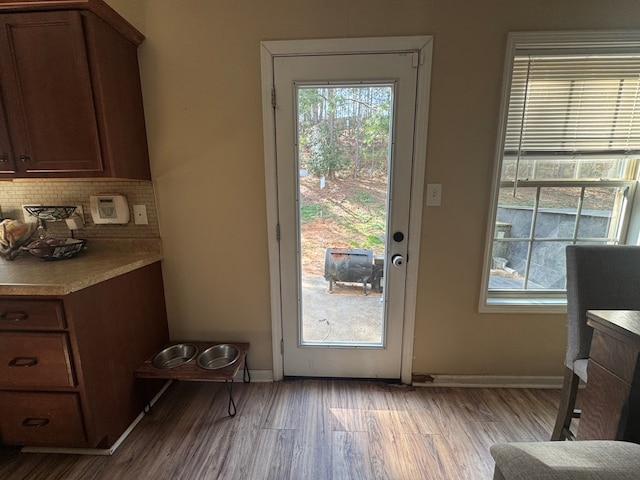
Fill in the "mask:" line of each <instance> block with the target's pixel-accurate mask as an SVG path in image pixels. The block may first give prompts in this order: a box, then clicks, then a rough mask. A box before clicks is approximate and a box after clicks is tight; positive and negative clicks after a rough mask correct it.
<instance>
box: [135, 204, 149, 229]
mask: <svg viewBox="0 0 640 480" xmlns="http://www.w3.org/2000/svg"><path fill="white" fill-rule="evenodd" d="M133 222H134V223H135V224H136V225H148V224H149V219H148V218H147V206H146V205H134V206H133Z"/></svg>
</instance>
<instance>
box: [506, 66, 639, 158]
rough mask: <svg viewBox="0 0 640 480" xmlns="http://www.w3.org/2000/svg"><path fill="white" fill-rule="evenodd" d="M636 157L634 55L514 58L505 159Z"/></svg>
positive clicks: (636, 116) (636, 117)
mask: <svg viewBox="0 0 640 480" xmlns="http://www.w3.org/2000/svg"><path fill="white" fill-rule="evenodd" d="M639 152H640V55H629V54H595V55H584V54H581V55H566V54H565V55H552V54H544V55H516V57H515V60H514V64H513V72H512V83H511V91H510V99H509V108H508V118H507V129H506V137H505V144H504V155H505V157H506V158H512V159H515V160H516V162H519V159H521V158H523V157H525V156H526V157H527V159H528V160H535V159H538V158H540V159H544V158H547V159H548V158H549V157H556V158H560V157H565V156H569V157H574V158H575V157H578V156H607V157H610V156H612V155H615V156H619V155H630V154H637V153H639ZM565 158H566V157H565ZM516 170H517V169H516Z"/></svg>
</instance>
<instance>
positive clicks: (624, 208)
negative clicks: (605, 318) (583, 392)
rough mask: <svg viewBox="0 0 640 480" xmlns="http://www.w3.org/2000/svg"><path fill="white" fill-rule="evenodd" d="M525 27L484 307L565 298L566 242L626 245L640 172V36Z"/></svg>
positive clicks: (515, 67) (508, 113)
mask: <svg viewBox="0 0 640 480" xmlns="http://www.w3.org/2000/svg"><path fill="white" fill-rule="evenodd" d="M520 35H522V38H526V41H523V42H522V45H519V44H518V39H519V38H520V37H518V34H512V36H511V37H510V52H508V53H510V60H511V61H510V63H509V64H508V66H507V68H508V71H507V73H508V75H506V76H505V78H506V79H507V81H506V83H505V86H506V87H507V90H506V92H505V94H504V96H503V112H502V119H503V120H502V125H503V126H502V135H501V139H500V140H501V142H500V145H499V152H498V155H497V162H498V166H497V168H496V172H497V174H498V175H499V177H498V178H497V181H496V182H495V183H494V185H495V186H496V188H495V189H494V194H495V198H494V201H493V204H492V219H491V221H490V224H489V225H490V226H489V232H488V244H489V245H490V248H488V249H487V258H486V264H485V265H486V266H485V277H486V278H485V282H484V285H483V290H484V292H483V295H482V298H483V301H484V303H485V305H491V304H496V305H500V304H506V305H512V304H522V305H531V304H554V303H563V302H564V301H566V293H565V265H564V264H565V247H566V246H567V245H570V244H576V243H591V244H607V243H608V244H612V243H613V244H617V243H625V240H626V234H627V229H628V224H629V219H630V218H631V215H632V211H631V210H632V208H631V206H632V200H633V196H634V194H635V189H636V184H637V178H638V158H640V42H638V44H637V46H636V45H634V44H633V42H621V41H620V40H619V39H616V41H615V42H607V41H606V40H603V41H602V43H599V42H598V41H597V37H598V35H597V34H596V35H595V38H589V39H588V41H587V40H586V39H584V37H582V40H575V39H570V38H569V37H570V36H567V35H566V34H565V35H563V36H562V39H561V40H559V41H558V42H557V44H553V43H552V42H550V41H549V39H548V38H545V40H544V41H541V42H540V44H539V45H536V42H535V39H536V34H520ZM541 36H544V35H541ZM567 40H569V41H567Z"/></svg>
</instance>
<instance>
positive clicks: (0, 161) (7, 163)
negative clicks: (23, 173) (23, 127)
mask: <svg viewBox="0 0 640 480" xmlns="http://www.w3.org/2000/svg"><path fill="white" fill-rule="evenodd" d="M15 171H16V165H15V161H14V158H13V147H12V145H11V139H10V138H9V128H8V126H7V115H6V112H5V109H4V104H3V103H2V95H0V174H7V173H10V174H13V173H15Z"/></svg>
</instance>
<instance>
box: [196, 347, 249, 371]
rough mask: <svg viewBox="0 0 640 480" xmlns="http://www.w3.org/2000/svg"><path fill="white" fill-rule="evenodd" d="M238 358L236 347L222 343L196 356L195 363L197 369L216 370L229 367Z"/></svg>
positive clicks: (238, 352)
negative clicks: (196, 363)
mask: <svg viewBox="0 0 640 480" xmlns="http://www.w3.org/2000/svg"><path fill="white" fill-rule="evenodd" d="M239 356H240V349H238V347H236V346H235V345H231V344H228V343H222V344H220V345H214V346H213V347H209V348H207V349H206V350H205V351H203V352H202V353H201V354H200V355H198V360H197V362H198V366H199V367H202V368H206V369H207V370H216V369H218V368H224V367H227V366H229V365H231V364H232V363H234V362H235V361H236V360H238V357H239Z"/></svg>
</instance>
